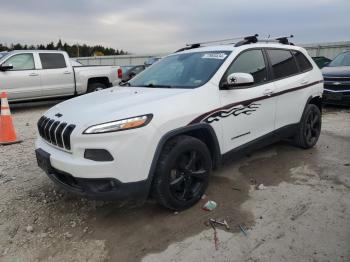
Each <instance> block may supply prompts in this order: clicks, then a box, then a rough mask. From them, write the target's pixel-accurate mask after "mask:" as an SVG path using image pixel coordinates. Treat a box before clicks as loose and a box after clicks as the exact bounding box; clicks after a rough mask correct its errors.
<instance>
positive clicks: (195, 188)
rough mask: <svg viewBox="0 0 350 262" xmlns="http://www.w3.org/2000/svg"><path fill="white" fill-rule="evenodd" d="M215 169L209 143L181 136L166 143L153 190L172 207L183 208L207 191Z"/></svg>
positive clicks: (158, 198) (165, 204) (193, 202)
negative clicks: (212, 171)
mask: <svg viewBox="0 0 350 262" xmlns="http://www.w3.org/2000/svg"><path fill="white" fill-rule="evenodd" d="M211 169H212V160H211V155H210V152H209V150H208V147H207V146H206V145H205V144H204V143H203V142H202V141H201V140H199V139H197V138H194V137H191V136H179V137H177V138H174V139H172V140H170V141H168V142H167V143H166V145H165V146H164V149H163V151H162V153H161V155H160V159H159V162H158V164H157V168H156V172H155V178H154V181H153V190H152V193H153V195H154V197H155V198H156V199H157V201H158V202H159V203H160V204H161V205H163V206H165V207H167V208H169V209H172V210H183V209H186V208H189V207H190V206H192V205H194V204H195V203H196V202H198V201H199V200H200V199H201V197H202V195H203V194H204V192H205V190H206V188H207V186H208V180H209V174H210V172H211Z"/></svg>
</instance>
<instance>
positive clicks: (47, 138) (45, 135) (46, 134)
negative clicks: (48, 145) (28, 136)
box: [44, 119, 55, 142]
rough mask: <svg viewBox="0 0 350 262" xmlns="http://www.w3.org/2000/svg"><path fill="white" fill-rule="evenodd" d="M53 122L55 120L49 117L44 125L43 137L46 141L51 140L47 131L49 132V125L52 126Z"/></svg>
mask: <svg viewBox="0 0 350 262" xmlns="http://www.w3.org/2000/svg"><path fill="white" fill-rule="evenodd" d="M53 122H55V120H53V119H50V120H49V121H48V122H47V124H46V126H45V127H44V138H45V139H46V140H47V141H49V142H51V141H50V133H49V132H50V127H51V126H52V124H53Z"/></svg>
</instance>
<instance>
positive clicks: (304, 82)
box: [300, 80, 309, 85]
mask: <svg viewBox="0 0 350 262" xmlns="http://www.w3.org/2000/svg"><path fill="white" fill-rule="evenodd" d="M308 83H309V80H303V81H301V82H300V84H302V85H306V84H308Z"/></svg>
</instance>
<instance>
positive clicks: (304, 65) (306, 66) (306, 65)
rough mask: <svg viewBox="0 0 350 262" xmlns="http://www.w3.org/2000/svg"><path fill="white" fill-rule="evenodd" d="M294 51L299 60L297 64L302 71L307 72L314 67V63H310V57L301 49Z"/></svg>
mask: <svg viewBox="0 0 350 262" xmlns="http://www.w3.org/2000/svg"><path fill="white" fill-rule="evenodd" d="M292 53H293V55H294V57H295V59H296V61H297V64H298V66H299V70H300V71H301V72H306V71H309V70H311V69H312V64H311V63H310V61H309V59H307V58H306V56H305V55H304V54H303V53H301V52H299V51H293V52H292Z"/></svg>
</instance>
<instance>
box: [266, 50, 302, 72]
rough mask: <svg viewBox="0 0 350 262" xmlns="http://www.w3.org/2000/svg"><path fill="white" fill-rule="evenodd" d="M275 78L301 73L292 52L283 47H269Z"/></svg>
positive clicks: (268, 53) (268, 52) (268, 51)
mask: <svg viewBox="0 0 350 262" xmlns="http://www.w3.org/2000/svg"><path fill="white" fill-rule="evenodd" d="M266 51H267V55H268V57H269V60H270V63H271V66H272V72H273V77H274V79H280V78H285V77H288V76H291V75H295V74H297V73H299V70H298V67H297V64H296V62H295V59H294V57H293V56H292V53H291V52H290V51H289V50H283V49H267V50H266Z"/></svg>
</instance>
